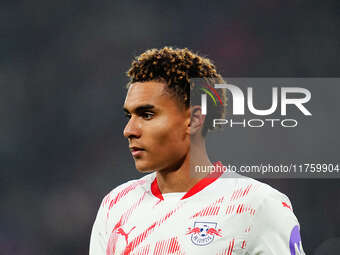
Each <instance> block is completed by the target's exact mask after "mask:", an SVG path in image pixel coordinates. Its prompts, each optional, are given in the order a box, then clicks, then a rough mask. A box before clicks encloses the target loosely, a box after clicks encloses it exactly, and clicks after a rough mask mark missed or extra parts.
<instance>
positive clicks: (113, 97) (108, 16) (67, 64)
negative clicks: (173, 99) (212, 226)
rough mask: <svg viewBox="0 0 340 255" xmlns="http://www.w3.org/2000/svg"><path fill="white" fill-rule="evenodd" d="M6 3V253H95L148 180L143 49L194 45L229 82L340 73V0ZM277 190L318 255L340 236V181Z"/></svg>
mask: <svg viewBox="0 0 340 255" xmlns="http://www.w3.org/2000/svg"><path fill="white" fill-rule="evenodd" d="M0 6H1V8H0V13H1V15H0V20H1V22H0V27H1V29H0V33H1V40H0V52H1V53H0V55H1V58H0V83H1V86H0V88H1V90H0V116H1V119H0V121H1V125H0V138H1V141H0V168H1V173H0V201H1V210H0V254H18V255H31V254H32V255H33V254H34V255H36V254H49V255H54V254H73V255H78V254H79V255H80V254H87V253H88V242H89V236H90V231H91V227H92V224H93V221H94V218H95V215H96V212H97V209H98V206H99V203H100V201H101V198H102V197H103V196H104V195H105V194H106V193H107V192H109V191H110V190H111V189H112V188H114V187H115V186H117V185H118V184H121V183H123V182H125V181H127V180H129V179H132V178H135V177H139V176H140V175H139V174H138V173H137V172H136V170H135V169H134V163H133V160H132V158H131V156H130V153H129V150H128V146H127V142H126V140H125V139H124V138H123V136H122V131H123V127H124V124H125V119H124V114H123V111H122V104H123V101H124V96H125V84H126V82H127V78H126V76H125V71H126V70H127V69H128V67H129V63H130V61H131V59H132V57H133V56H135V55H136V54H138V53H141V52H142V51H143V50H145V49H148V48H152V47H156V48H159V47H162V46H164V45H172V46H176V47H188V48H190V49H193V50H194V51H198V52H200V53H203V54H207V55H208V56H209V57H210V58H211V59H213V60H214V61H215V63H216V65H217V67H218V69H219V70H220V72H221V73H222V74H223V76H235V77H242V76H245V77H339V76H340V69H339V67H340V33H339V26H340V3H339V2H338V1H307V0H294V1H283V0H253V1H247V2H244V1H224V2H219V3H217V1H216V2H213V1H181V2H180V1H162V2H161V1H155V0H153V1H107V0H104V1H90V0H83V1H42V0H35V1H2V2H1V4H0ZM329 93H331V92H329ZM325 114H327V112H325ZM329 114H332V112H331V113H329ZM333 117H334V116H333ZM337 119H338V118H337ZM337 123H338V122H337ZM318 135H320V134H315V137H317V136H318ZM311 139H313V137H311ZM325 142H326V143H337V144H339V138H338V137H333V138H332V137H330V139H329V140H327V141H325ZM317 146H319V145H318V144H315V147H317ZM285 149H287V148H282V150H285ZM307 149H309V150H313V148H307ZM266 182H268V183H270V184H271V185H273V186H274V187H276V188H277V189H279V190H281V191H282V192H284V193H286V194H287V195H288V196H289V197H290V199H291V201H292V203H293V206H294V211H295V214H296V215H297V216H298V218H299V221H300V224H301V226H302V231H301V234H302V238H303V245H304V249H305V251H306V254H312V252H314V251H315V249H316V248H317V247H318V246H320V245H321V244H322V243H323V242H324V241H326V240H329V239H330V238H333V237H340V230H339V229H340V228H339V226H340V218H339V215H340V204H339V197H338V196H339V195H338V192H339V180H329V179H327V180H319V179H317V180H306V179H286V180H266Z"/></svg>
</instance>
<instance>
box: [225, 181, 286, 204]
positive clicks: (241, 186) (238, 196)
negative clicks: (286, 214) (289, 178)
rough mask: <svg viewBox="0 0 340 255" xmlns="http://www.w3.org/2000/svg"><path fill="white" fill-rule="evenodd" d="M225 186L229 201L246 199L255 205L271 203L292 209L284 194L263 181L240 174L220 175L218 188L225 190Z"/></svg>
mask: <svg viewBox="0 0 340 255" xmlns="http://www.w3.org/2000/svg"><path fill="white" fill-rule="evenodd" d="M226 187H229V188H228V189H229V192H228V193H229V194H230V201H236V200H243V201H244V202H246V201H248V202H252V204H254V205H255V204H256V207H260V206H261V205H263V204H268V203H273V204H274V205H275V204H276V205H277V206H278V207H282V206H283V207H287V208H290V209H292V205H291V202H290V200H289V198H288V197H287V196H286V195H285V194H283V193H282V192H280V191H279V190H277V189H275V188H274V187H272V186H270V185H268V184H266V183H264V182H261V181H258V180H255V179H252V178H249V177H245V176H241V175H233V176H232V177H228V176H221V177H220V180H219V188H220V189H223V190H226Z"/></svg>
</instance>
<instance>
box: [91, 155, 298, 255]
mask: <svg viewBox="0 0 340 255" xmlns="http://www.w3.org/2000/svg"><path fill="white" fill-rule="evenodd" d="M217 164H220V163H219V162H218V163H217ZM121 254H124V255H127V254H131V255H132V254H134V255H137V254H138V255H147V254H152V255H163V254H164V255H165V254H166V255H168V254H176V255H184V254H190V255H191V254H193V255H200V254H204V255H207V254H209V255H210V254H211V255H215V254H216V255H222V254H223V255H241V254H243V255H247V254H248V255H255V254H268V255H269V254H270V255H299V254H300V255H301V254H304V251H303V248H302V243H301V237H300V226H299V223H298V221H297V219H296V217H295V215H294V213H293V211H292V205H291V203H290V201H289V199H288V198H287V197H286V196H285V195H284V194H282V193H280V192H278V191H277V190H275V189H273V188H271V187H270V186H269V185H267V184H264V183H261V182H258V181H256V180H253V179H251V178H244V177H240V176H238V178H235V175H232V177H231V176H227V173H226V174H224V175H222V176H220V177H219V178H214V179H213V178H205V179H203V180H201V181H199V182H198V183H197V184H196V185H195V186H194V187H193V188H192V189H191V190H189V191H188V192H187V193H168V194H163V195H162V194H161V192H160V191H159V188H158V185H157V180H156V173H152V174H149V175H146V176H144V177H143V178H141V179H139V180H133V181H129V182H127V183H125V184H123V185H121V186H119V187H117V188H116V189H114V190H113V191H111V192H110V193H109V194H108V195H107V196H106V197H105V198H104V199H103V201H102V203H101V205H100V208H99V211H98V214H97V218H96V220H95V223H94V225H93V229H92V234H91V241H90V255H121Z"/></svg>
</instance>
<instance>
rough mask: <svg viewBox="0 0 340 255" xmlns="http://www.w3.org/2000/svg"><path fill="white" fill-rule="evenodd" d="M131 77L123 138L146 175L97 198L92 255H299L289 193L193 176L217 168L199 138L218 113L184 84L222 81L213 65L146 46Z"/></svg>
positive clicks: (231, 177)
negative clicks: (205, 107)
mask: <svg viewBox="0 0 340 255" xmlns="http://www.w3.org/2000/svg"><path fill="white" fill-rule="evenodd" d="M128 76H129V77H130V79H131V80H130V83H129V85H128V92H127V96H126V99H125V103H124V111H125V112H126V115H127V117H128V119H129V120H128V123H127V124H126V127H125V129H124V136H125V137H126V138H127V139H128V142H129V147H130V150H131V154H132V156H133V158H134V161H135V165H136V168H137V169H138V170H139V171H141V172H143V173H147V172H151V173H149V174H148V175H146V176H144V177H143V178H141V179H139V180H133V181H129V182H127V183H125V184H123V185H121V186H119V187H117V188H115V189H114V190H112V191H111V192H110V193H109V194H108V195H107V196H106V197H105V198H104V199H103V201H102V203H101V205H100V208H99V211H98V214H97V218H96V220H95V223H94V226H93V229H92V235H91V241H90V255H101V254H103V255H104V254H106V255H113V254H157V255H161V254H194V255H199V254H205V255H206V254H226V255H231V254H233V255H239V254H244V255H245V254H268V255H269V254H270V255H276V254H277V255H285V254H287V255H289V254H290V255H297V254H304V252H303V248H302V243H301V237H300V232H299V228H300V227H299V223H298V221H297V219H296V217H295V215H294V213H293V211H292V206H291V204H290V201H289V199H288V198H287V197H286V196H285V195H283V194H282V193H280V192H278V191H277V190H275V189H273V188H271V187H269V186H268V185H266V184H263V183H260V182H258V181H255V180H253V179H250V178H240V176H237V175H236V174H233V173H224V174H223V175H222V176H219V175H220V174H219V175H214V176H211V175H209V176H205V174H202V173H201V174H197V173H196V174H193V167H194V166H197V165H199V166H215V167H218V166H219V167H221V163H220V162H216V163H214V164H213V163H212V162H210V160H209V157H208V155H207V152H206V147H205V139H204V138H205V136H206V134H207V131H208V130H209V129H212V126H211V119H212V118H221V117H223V114H224V110H223V107H221V108H210V109H209V108H208V109H209V110H208V112H209V114H208V115H203V114H202V112H201V107H200V105H199V104H196V103H195V100H196V99H197V95H196V94H195V92H194V91H195V88H194V87H195V85H194V84H192V83H191V84H190V81H191V79H192V78H203V79H205V80H206V81H207V82H208V83H209V81H210V82H211V81H214V80H215V81H216V80H217V81H221V80H222V78H221V76H220V75H219V74H218V73H217V72H216V69H215V67H214V65H213V64H212V63H211V62H210V60H209V59H206V58H203V57H201V56H199V55H196V54H194V53H192V52H191V51H189V50H188V49H172V48H168V47H165V48H163V49H160V50H157V49H152V50H148V51H146V52H144V53H143V54H141V55H140V56H139V57H137V58H136V60H135V61H133V63H132V66H131V68H130V70H129V71H128ZM220 95H222V99H221V100H222V101H224V103H225V100H226V96H225V92H224V91H220ZM190 102H191V104H190Z"/></svg>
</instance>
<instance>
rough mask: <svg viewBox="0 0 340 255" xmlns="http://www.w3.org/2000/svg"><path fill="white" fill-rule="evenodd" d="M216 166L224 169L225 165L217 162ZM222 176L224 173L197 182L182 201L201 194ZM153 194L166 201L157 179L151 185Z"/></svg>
mask: <svg viewBox="0 0 340 255" xmlns="http://www.w3.org/2000/svg"><path fill="white" fill-rule="evenodd" d="M214 166H220V167H221V168H222V167H223V165H222V163H221V162H220V161H217V162H215V163H214ZM222 174H223V171H220V172H215V173H210V174H209V175H207V176H206V177H205V178H203V179H202V180H200V181H199V182H197V183H196V184H195V185H194V186H193V187H192V188H191V189H190V190H189V191H188V192H187V193H185V195H184V196H183V197H182V198H181V200H182V199H186V198H188V197H191V196H193V195H195V194H196V193H198V192H200V191H201V190H203V189H204V188H205V187H207V186H208V185H209V184H211V183H213V182H214V181H216V180H217V179H218V178H219V177H220V176H221V175H222ZM151 193H152V194H153V195H154V196H155V197H157V198H159V199H160V200H164V198H163V196H162V193H161V191H160V189H159V187H158V183H157V178H156V177H155V179H154V180H153V182H152V183H151Z"/></svg>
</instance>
